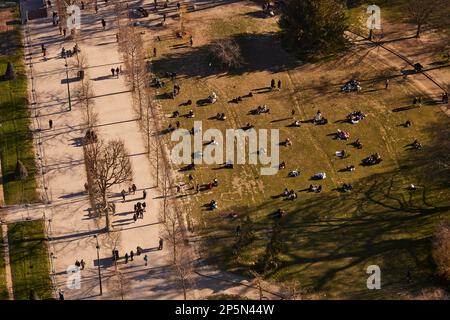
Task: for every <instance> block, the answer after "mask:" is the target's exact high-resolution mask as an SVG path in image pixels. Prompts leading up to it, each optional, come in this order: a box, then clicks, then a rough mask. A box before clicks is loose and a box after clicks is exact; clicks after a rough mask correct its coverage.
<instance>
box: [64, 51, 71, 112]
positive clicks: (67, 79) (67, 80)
mask: <svg viewBox="0 0 450 320" xmlns="http://www.w3.org/2000/svg"><path fill="white" fill-rule="evenodd" d="M64 61H65V65H64V66H65V67H66V83H67V96H68V98H69V111H72V101H71V99H70V86H69V70H68V64H67V57H66V56H65V55H64Z"/></svg>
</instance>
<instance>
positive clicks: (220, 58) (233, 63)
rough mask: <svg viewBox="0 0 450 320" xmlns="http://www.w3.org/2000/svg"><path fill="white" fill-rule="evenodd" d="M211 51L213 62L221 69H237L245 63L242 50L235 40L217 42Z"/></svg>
mask: <svg viewBox="0 0 450 320" xmlns="http://www.w3.org/2000/svg"><path fill="white" fill-rule="evenodd" d="M210 51H211V58H212V60H213V61H214V62H215V63H217V64H218V65H220V66H221V67H224V68H237V67H240V66H241V65H242V64H243V63H244V60H243V59H242V53H241V48H240V47H239V45H238V43H237V42H236V41H234V40H231V39H224V40H220V41H215V42H214V43H213V44H212V45H211V49H210Z"/></svg>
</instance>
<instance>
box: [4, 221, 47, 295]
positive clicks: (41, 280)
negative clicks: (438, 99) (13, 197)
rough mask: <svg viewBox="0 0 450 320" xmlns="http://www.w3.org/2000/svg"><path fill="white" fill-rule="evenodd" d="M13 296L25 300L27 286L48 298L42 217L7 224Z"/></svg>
mask: <svg viewBox="0 0 450 320" xmlns="http://www.w3.org/2000/svg"><path fill="white" fill-rule="evenodd" d="M8 238H9V246H10V257H11V272H12V278H13V288H14V299H15V300H27V299H29V296H30V290H34V291H35V292H36V293H37V295H38V297H39V298H40V299H42V300H43V299H52V298H53V291H52V282H51V279H50V265H49V261H48V250H47V240H46V239H45V233H44V222H43V221H42V220H36V221H29V222H19V223H14V224H10V225H8Z"/></svg>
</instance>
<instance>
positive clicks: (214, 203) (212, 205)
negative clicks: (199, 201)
mask: <svg viewBox="0 0 450 320" xmlns="http://www.w3.org/2000/svg"><path fill="white" fill-rule="evenodd" d="M209 208H210V209H211V210H215V209H217V208H218V205H217V202H216V200H211V202H210V203H209Z"/></svg>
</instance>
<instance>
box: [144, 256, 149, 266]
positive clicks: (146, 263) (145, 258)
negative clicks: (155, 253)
mask: <svg viewBox="0 0 450 320" xmlns="http://www.w3.org/2000/svg"><path fill="white" fill-rule="evenodd" d="M144 262H145V266H147V265H148V256H147V255H145V256H144Z"/></svg>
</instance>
